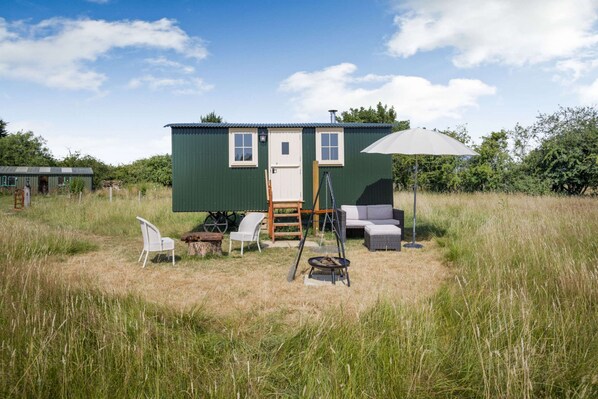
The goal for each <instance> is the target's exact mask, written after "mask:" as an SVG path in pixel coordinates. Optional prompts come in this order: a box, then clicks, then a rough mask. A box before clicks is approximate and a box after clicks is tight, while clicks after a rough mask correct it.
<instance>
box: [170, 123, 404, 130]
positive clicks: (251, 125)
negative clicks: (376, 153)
mask: <svg viewBox="0 0 598 399" xmlns="http://www.w3.org/2000/svg"><path fill="white" fill-rule="evenodd" d="M164 127H170V128H189V127H211V128H214V127H221V128H244V127H246V128H273V129H275V128H303V127H343V128H345V127H346V128H350V127H392V125H391V124H389V123H169V124H168V125H165V126H164Z"/></svg>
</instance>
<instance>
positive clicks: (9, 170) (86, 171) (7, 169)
mask: <svg viewBox="0 0 598 399" xmlns="http://www.w3.org/2000/svg"><path fill="white" fill-rule="evenodd" d="M0 174H3V175H93V170H92V169H91V168H67V167H55V166H0Z"/></svg>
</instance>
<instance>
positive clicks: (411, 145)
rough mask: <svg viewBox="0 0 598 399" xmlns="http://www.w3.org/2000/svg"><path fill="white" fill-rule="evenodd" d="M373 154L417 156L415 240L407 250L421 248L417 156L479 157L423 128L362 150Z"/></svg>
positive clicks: (414, 206) (457, 142) (453, 141)
mask: <svg viewBox="0 0 598 399" xmlns="http://www.w3.org/2000/svg"><path fill="white" fill-rule="evenodd" d="M361 152H366V153H372V154H403V155H415V178H414V184H413V240H412V242H410V243H408V244H405V247H407V248H421V247H422V245H421V244H417V243H416V242H415V223H416V219H417V218H416V216H415V211H416V207H417V156H418V155H478V153H477V152H475V151H473V150H471V149H470V148H468V147H466V146H465V145H464V144H463V143H461V142H460V141H458V140H455V139H454V138H452V137H449V136H447V135H446V134H442V133H439V132H435V131H432V130H427V129H423V128H419V127H418V128H414V129H407V130H402V131H400V132H396V133H392V134H389V135H388V136H384V137H382V138H381V139H380V140H378V141H376V142H375V143H373V144H371V145H370V146H368V147H366V148H364V149H363V150H361Z"/></svg>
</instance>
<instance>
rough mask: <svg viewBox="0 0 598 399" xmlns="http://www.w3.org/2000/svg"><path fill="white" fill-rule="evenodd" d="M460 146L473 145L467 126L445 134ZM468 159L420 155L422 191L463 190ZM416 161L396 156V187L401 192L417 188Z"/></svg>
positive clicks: (394, 167) (418, 177)
mask: <svg viewBox="0 0 598 399" xmlns="http://www.w3.org/2000/svg"><path fill="white" fill-rule="evenodd" d="M440 133H443V134H446V135H447V136H450V137H452V138H454V139H456V140H459V141H460V142H462V143H464V144H466V145H469V143H470V141H471V137H470V136H469V133H468V132H467V128H466V127H465V126H458V127H457V128H456V129H455V130H441V131H440ZM468 162H469V161H468V159H466V158H463V157H455V156H435V155H419V156H418V157H417V164H418V175H417V184H418V186H419V187H421V188H423V189H425V190H430V191H435V192H454V191H461V190H462V189H463V187H462V184H463V173H464V172H465V170H466V168H467V166H468ZM414 169H415V157H414V156H413V155H395V156H394V159H393V176H394V182H395V186H396V187H397V188H399V189H401V190H407V189H411V188H412V187H413V172H414Z"/></svg>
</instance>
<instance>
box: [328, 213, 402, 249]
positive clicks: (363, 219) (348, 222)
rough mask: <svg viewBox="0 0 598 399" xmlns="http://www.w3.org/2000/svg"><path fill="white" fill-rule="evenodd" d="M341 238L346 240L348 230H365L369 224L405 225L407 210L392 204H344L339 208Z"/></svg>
mask: <svg viewBox="0 0 598 399" xmlns="http://www.w3.org/2000/svg"><path fill="white" fill-rule="evenodd" d="M338 217H339V227H340V230H341V231H340V235H341V239H342V240H343V242H344V241H346V239H347V230H363V229H364V228H365V226H367V225H391V226H397V227H399V228H400V229H401V240H402V239H403V230H404V227H405V211H403V210H402V209H394V208H393V207H392V205H342V206H341V208H340V209H338Z"/></svg>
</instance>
